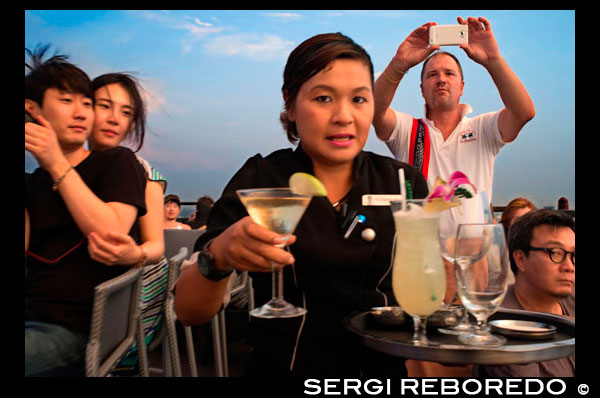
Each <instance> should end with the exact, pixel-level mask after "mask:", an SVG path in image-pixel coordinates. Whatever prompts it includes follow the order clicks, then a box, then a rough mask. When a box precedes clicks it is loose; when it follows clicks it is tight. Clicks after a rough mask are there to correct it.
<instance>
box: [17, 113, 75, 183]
mask: <svg viewBox="0 0 600 398" xmlns="http://www.w3.org/2000/svg"><path fill="white" fill-rule="evenodd" d="M34 117H35V118H36V119H37V121H38V122H39V123H40V124H36V123H25V150H26V151H29V152H31V154H32V155H33V156H34V157H35V159H36V160H37V162H38V163H39V165H40V167H42V168H43V169H44V170H46V171H48V172H50V173H51V168H52V167H58V168H61V170H62V172H64V171H65V170H66V168H68V167H69V166H70V164H68V162H67V160H66V158H65V156H64V155H63V152H62V150H61V148H60V145H59V143H58V138H57V136H56V132H55V131H54V129H53V128H52V126H51V125H50V122H48V121H47V120H46V119H44V117H43V116H42V115H36V116H34ZM65 165H66V167H65ZM57 172H59V173H60V172H61V171H58V170H57ZM51 174H52V173H51Z"/></svg>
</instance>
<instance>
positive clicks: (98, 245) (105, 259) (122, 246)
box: [88, 231, 142, 265]
mask: <svg viewBox="0 0 600 398" xmlns="http://www.w3.org/2000/svg"><path fill="white" fill-rule="evenodd" d="M141 250H142V249H141V248H140V247H139V246H138V245H137V243H135V241H134V240H133V238H132V237H131V236H129V235H127V234H124V233H121V232H116V231H110V232H108V234H107V236H106V237H104V238H103V237H101V236H100V234H98V233H96V232H91V233H90V234H89V235H88V252H89V253H90V257H91V258H92V260H94V261H98V262H99V263H103V264H106V265H115V264H123V265H129V264H136V263H137V262H138V260H139V259H140V257H141Z"/></svg>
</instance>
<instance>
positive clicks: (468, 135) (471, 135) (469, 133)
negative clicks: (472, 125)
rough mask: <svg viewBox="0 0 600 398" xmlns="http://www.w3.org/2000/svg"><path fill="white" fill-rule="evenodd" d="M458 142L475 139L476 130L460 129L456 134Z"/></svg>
mask: <svg viewBox="0 0 600 398" xmlns="http://www.w3.org/2000/svg"><path fill="white" fill-rule="evenodd" d="M458 137H459V138H458V140H459V141H458V142H459V143H461V144H465V143H467V142H472V141H476V140H477V132H476V131H475V130H465V131H462V132H461V133H460V134H459V136H458Z"/></svg>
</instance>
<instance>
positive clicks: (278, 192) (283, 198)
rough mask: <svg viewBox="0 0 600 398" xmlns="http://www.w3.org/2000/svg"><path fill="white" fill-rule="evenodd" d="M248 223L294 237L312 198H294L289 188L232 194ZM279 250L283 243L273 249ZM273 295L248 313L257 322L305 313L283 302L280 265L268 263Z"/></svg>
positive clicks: (308, 196) (244, 190)
mask: <svg viewBox="0 0 600 398" xmlns="http://www.w3.org/2000/svg"><path fill="white" fill-rule="evenodd" d="M236 193H237V195H238V197H239V198H240V200H241V201H242V203H243V204H244V206H245V207H246V210H247V211H248V214H249V215H250V217H251V218H252V221H254V222H255V223H257V224H259V225H260V226H262V227H264V228H267V229H269V230H271V231H273V232H277V233H279V234H282V235H285V236H284V238H286V240H287V239H289V235H291V234H292V233H294V230H295V229H296V226H297V225H298V222H299V221H300V219H301V218H302V215H303V214H304V211H305V210H306V207H307V206H308V204H309V203H310V200H311V199H312V196H310V195H297V194H294V193H292V191H290V189H289V188H263V189H241V190H237V191H236ZM277 246H278V247H281V248H283V247H284V246H285V243H282V244H280V245H277ZM272 273H273V291H272V292H273V295H272V298H271V300H270V301H269V302H267V303H266V304H264V305H262V306H261V307H258V308H255V309H254V310H252V311H250V315H252V316H255V317H258V318H290V317H295V316H300V315H303V314H305V313H306V309H304V308H300V307H296V306H294V305H292V304H290V303H288V302H287V301H285V300H284V298H283V265H282V264H277V263H272Z"/></svg>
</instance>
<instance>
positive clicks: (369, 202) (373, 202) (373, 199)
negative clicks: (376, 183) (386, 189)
mask: <svg viewBox="0 0 600 398" xmlns="http://www.w3.org/2000/svg"><path fill="white" fill-rule="evenodd" d="M397 200H402V195H363V196H362V205H363V206H389V205H390V202H391V201H397Z"/></svg>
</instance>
